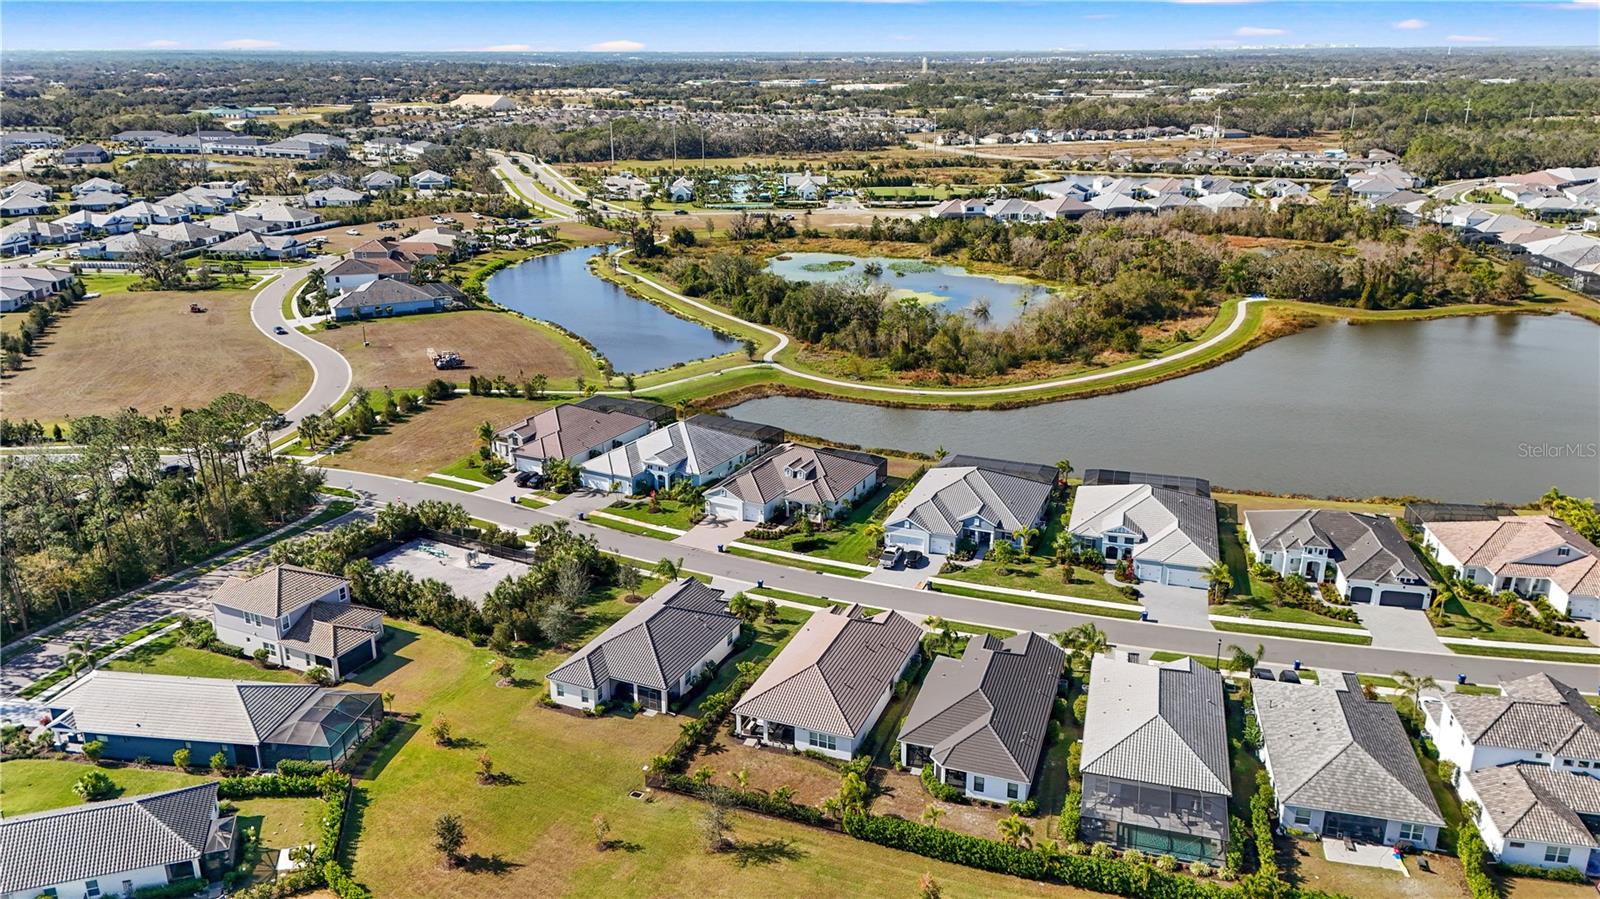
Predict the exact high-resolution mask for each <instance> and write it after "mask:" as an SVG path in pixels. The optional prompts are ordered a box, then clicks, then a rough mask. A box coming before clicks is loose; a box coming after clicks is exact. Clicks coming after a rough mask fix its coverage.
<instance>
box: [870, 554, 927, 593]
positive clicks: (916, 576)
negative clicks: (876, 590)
mask: <svg viewBox="0 0 1600 899" xmlns="http://www.w3.org/2000/svg"><path fill="white" fill-rule="evenodd" d="M943 567H944V556H925V557H923V560H922V561H921V562H919V563H917V566H916V567H915V568H913V567H911V566H910V565H901V566H900V567H899V568H873V569H872V573H871V574H869V575H867V576H866V577H865V578H864V579H863V580H868V581H876V582H878V583H880V584H893V585H895V586H897V587H915V586H917V585H918V584H921V583H922V582H923V581H925V580H927V579H928V578H930V577H933V576H934V575H936V574H938V573H939V569H941V568H943Z"/></svg>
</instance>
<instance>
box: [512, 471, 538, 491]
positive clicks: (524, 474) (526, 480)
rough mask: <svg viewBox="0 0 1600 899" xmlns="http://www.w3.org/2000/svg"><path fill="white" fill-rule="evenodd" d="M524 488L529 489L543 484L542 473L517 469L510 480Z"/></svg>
mask: <svg viewBox="0 0 1600 899" xmlns="http://www.w3.org/2000/svg"><path fill="white" fill-rule="evenodd" d="M512 483H514V484H516V485H517V486H518V487H521V488H523V489H524V490H530V489H533V488H536V487H541V486H543V485H544V474H543V473H542V472H538V471H519V472H517V477H516V479H515V480H514V481H513V482H512Z"/></svg>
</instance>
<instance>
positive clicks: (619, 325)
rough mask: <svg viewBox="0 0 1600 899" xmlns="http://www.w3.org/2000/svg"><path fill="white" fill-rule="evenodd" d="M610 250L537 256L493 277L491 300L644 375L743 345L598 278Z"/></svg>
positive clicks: (489, 284) (621, 369)
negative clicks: (593, 267)
mask: <svg viewBox="0 0 1600 899" xmlns="http://www.w3.org/2000/svg"><path fill="white" fill-rule="evenodd" d="M605 251H606V250H605V248H604V247H579V248H577V249H573V250H567V251H565V252H561V253H553V254H551V255H549V256H536V257H534V258H532V259H529V260H526V261H524V262H519V263H517V264H516V265H513V266H511V267H509V268H505V269H502V270H500V271H498V272H495V273H494V274H493V275H491V276H489V280H488V282H487V283H486V284H485V285H484V287H485V289H486V290H487V291H488V292H489V298H490V299H491V300H494V301H495V302H496V303H499V304H500V305H502V306H505V307H506V308H508V309H514V310H516V311H518V312H521V313H522V314H523V315H526V316H529V317H531V318H537V319H543V320H544V321H549V322H555V323H556V324H558V325H561V326H562V327H564V328H566V329H568V330H570V331H572V332H573V333H574V334H578V335H580V336H582V337H583V338H584V339H585V340H587V341H589V342H590V343H592V344H594V345H595V348H596V349H598V350H599V351H600V352H601V353H603V354H605V357H606V358H607V359H610V360H611V364H612V365H613V366H614V367H615V368H616V370H617V371H619V372H645V371H654V370H655V369H658V368H666V367H668V366H671V365H673V364H674V363H678V362H692V361H694V360H696V359H704V358H706V357H707V356H719V355H721V354H723V353H726V352H730V351H732V350H733V349H735V348H736V347H737V346H738V341H735V340H733V339H732V338H729V337H724V336H722V335H719V334H717V333H716V332H715V331H712V330H711V329H710V328H707V327H706V326H704V325H701V324H699V323H697V322H692V321H689V320H687V319H682V318H679V317H678V316H676V315H673V314H672V313H670V312H668V311H666V310H665V309H662V308H660V307H659V306H655V305H653V304H651V303H648V302H645V301H644V300H640V299H637V298H635V297H631V296H629V295H628V294H627V292H626V291H624V290H623V289H622V288H620V287H618V286H616V285H615V284H612V283H611V282H609V281H606V280H604V279H602V278H598V277H595V275H593V274H592V273H591V272H590V271H589V260H590V259H591V258H592V257H594V256H597V255H600V254H602V253H604V252H605Z"/></svg>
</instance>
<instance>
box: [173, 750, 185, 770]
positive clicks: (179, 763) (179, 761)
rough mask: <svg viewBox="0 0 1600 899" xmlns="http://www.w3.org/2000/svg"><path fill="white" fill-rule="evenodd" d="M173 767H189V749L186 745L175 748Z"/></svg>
mask: <svg viewBox="0 0 1600 899" xmlns="http://www.w3.org/2000/svg"><path fill="white" fill-rule="evenodd" d="M172 767H174V768H187V767H189V749H188V747H184V748H182V749H175V750H173V752H172Z"/></svg>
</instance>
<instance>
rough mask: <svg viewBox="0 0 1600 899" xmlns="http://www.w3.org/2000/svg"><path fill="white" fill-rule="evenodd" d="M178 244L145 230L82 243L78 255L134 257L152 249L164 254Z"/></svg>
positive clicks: (91, 257) (104, 257)
mask: <svg viewBox="0 0 1600 899" xmlns="http://www.w3.org/2000/svg"><path fill="white" fill-rule="evenodd" d="M176 246H177V245H176V244H174V243H173V242H172V241H170V240H162V239H161V238H159V237H156V236H154V235H150V234H145V233H143V232H139V233H134V234H114V235H112V236H111V237H107V238H105V239H103V240H96V241H92V242H89V243H85V244H82V245H80V246H79V247H78V255H79V256H82V257H83V258H84V259H113V260H120V259H132V258H133V257H134V256H136V255H138V254H139V253H141V252H147V251H152V250H153V251H155V252H157V253H160V254H162V255H163V256H164V255H166V254H168V253H171V252H172V251H173V250H174V249H176Z"/></svg>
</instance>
